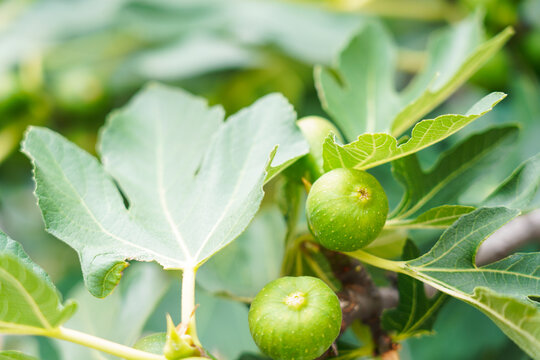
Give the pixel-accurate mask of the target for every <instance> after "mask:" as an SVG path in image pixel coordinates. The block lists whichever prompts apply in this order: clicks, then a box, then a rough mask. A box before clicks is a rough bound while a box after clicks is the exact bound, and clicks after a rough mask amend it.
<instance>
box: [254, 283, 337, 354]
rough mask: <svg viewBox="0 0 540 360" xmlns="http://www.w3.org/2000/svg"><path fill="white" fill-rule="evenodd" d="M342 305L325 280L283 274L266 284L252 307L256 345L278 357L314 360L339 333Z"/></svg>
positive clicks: (266, 352)
mask: <svg viewBox="0 0 540 360" xmlns="http://www.w3.org/2000/svg"><path fill="white" fill-rule="evenodd" d="M340 328H341V307H340V304H339V300H338V297H337V296H336V294H335V293H334V292H333V291H332V289H330V288H329V287H328V285H326V284H325V283H324V282H323V281H322V280H320V279H318V278H314V277H309V276H300V277H283V278H280V279H277V280H274V281H272V282H270V283H269V284H267V285H266V286H265V287H264V288H263V289H262V290H261V291H260V292H259V293H258V294H257V296H256V297H255V299H254V300H253V302H252V303H251V308H250V310H249V329H250V331H251V335H252V336H253V339H254V340H255V343H256V344H257V346H258V347H259V348H260V349H261V350H262V352H264V353H265V354H266V355H268V356H270V357H271V358H272V359H276V360H290V359H295V360H312V359H315V358H317V357H319V356H321V355H322V354H323V353H324V352H325V351H326V350H327V349H328V348H329V347H330V346H331V345H332V343H333V342H334V340H335V339H336V338H337V336H338V335H339V332H340Z"/></svg>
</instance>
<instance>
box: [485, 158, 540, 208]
mask: <svg viewBox="0 0 540 360" xmlns="http://www.w3.org/2000/svg"><path fill="white" fill-rule="evenodd" d="M539 186H540V153H539V154H537V155H535V156H533V157H531V158H530V159H528V160H526V161H524V162H523V163H522V164H521V165H520V166H519V167H518V168H517V169H516V170H515V171H514V172H513V173H512V174H511V175H510V176H509V177H508V178H507V179H505V180H504V181H503V183H502V184H501V185H500V186H499V187H498V188H497V189H495V190H494V191H493V193H491V194H490V195H489V196H488V197H487V199H486V200H485V201H484V204H485V205H487V206H507V207H511V208H517V209H523V208H526V207H527V205H528V204H529V203H530V201H531V200H532V199H533V197H534V195H535V194H536V192H537V190H538V187H539Z"/></svg>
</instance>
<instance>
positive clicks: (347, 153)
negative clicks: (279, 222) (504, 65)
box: [323, 93, 506, 171]
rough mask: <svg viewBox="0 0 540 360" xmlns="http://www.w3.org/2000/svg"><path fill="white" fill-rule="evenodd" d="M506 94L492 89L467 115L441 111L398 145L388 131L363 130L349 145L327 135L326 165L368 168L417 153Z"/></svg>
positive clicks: (480, 113)
mask: <svg viewBox="0 0 540 360" xmlns="http://www.w3.org/2000/svg"><path fill="white" fill-rule="evenodd" d="M505 96H506V95H505V94H503V93H491V94H489V95H487V96H486V97H484V98H483V99H482V100H480V101H479V102H477V103H476V104H475V105H473V106H472V107H471V108H470V109H469V111H467V113H466V114H465V115H441V116H438V117H437V118H435V119H430V120H423V121H421V122H419V123H418V124H416V126H415V127H414V128H413V130H412V133H411V138H410V139H409V140H407V141H406V142H405V143H402V144H399V145H398V141H397V139H396V138H394V137H393V136H392V135H389V134H386V133H378V134H362V135H360V136H358V139H357V140H356V141H354V142H352V143H350V144H347V145H339V144H338V143H336V141H335V140H334V139H332V138H331V137H327V138H326V141H325V143H324V146H323V158H324V168H325V170H326V171H330V170H332V169H337V168H340V167H346V168H353V169H359V170H365V169H369V168H372V167H374V166H378V165H381V164H384V163H387V162H390V161H393V160H396V159H399V158H402V157H404V156H407V155H411V154H414V153H416V152H418V151H420V150H422V149H425V148H427V147H428V146H431V145H433V144H436V143H438V142H439V141H441V140H443V139H445V138H447V137H448V136H450V135H452V134H454V133H455V132H457V131H459V130H460V129H462V128H463V127H465V126H466V125H468V124H470V123H471V122H473V121H474V120H476V119H478V118H479V117H480V116H482V115H485V114H486V113H487V112H489V111H491V110H492V109H493V107H494V106H495V105H497V103H498V102H499V101H501V100H502V99H504V98H505Z"/></svg>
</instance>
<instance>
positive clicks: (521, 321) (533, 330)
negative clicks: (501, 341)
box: [474, 287, 540, 360]
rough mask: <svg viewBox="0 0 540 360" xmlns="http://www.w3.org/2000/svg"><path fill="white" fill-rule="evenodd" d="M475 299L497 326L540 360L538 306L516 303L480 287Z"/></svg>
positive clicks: (508, 297) (476, 290)
mask: <svg viewBox="0 0 540 360" xmlns="http://www.w3.org/2000/svg"><path fill="white" fill-rule="evenodd" d="M474 299H475V301H477V302H478V304H482V306H485V307H486V309H482V308H480V309H481V310H482V311H483V312H484V314H486V315H487V316H488V317H489V318H490V319H491V320H493V322H494V323H495V324H497V326H498V327H499V328H500V329H501V330H502V331H503V332H504V333H505V334H506V335H507V336H508V337H509V338H510V339H512V340H514V341H515V342H516V344H518V345H519V347H521V348H522V349H523V350H524V351H525V352H526V353H527V354H529V356H531V357H532V358H533V359H536V360H538V359H540V310H539V307H538V305H533V304H527V303H523V302H520V301H516V300H515V299H514V298H513V297H511V296H505V295H499V294H497V293H495V292H493V291H491V290H489V289H486V288H483V287H478V288H476V289H475V290H474Z"/></svg>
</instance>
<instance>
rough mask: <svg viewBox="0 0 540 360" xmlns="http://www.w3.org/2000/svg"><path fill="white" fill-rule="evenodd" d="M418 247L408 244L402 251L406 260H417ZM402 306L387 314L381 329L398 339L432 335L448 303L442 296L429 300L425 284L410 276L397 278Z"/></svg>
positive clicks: (437, 295) (408, 242)
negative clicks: (439, 311) (445, 303)
mask: <svg viewBox="0 0 540 360" xmlns="http://www.w3.org/2000/svg"><path fill="white" fill-rule="evenodd" d="M419 255H420V254H419V251H418V248H416V245H414V243H413V242H412V241H410V240H407V242H406V243H405V247H404V248H403V255H402V256H403V260H410V259H414V258H416V257H418V256H419ZM398 289H399V304H398V306H397V308H395V309H391V310H388V311H385V312H384V314H383V317H382V325H383V326H384V327H385V329H387V330H389V331H393V332H395V335H394V336H395V337H396V338H397V339H406V338H408V337H411V336H417V335H422V334H425V333H431V332H432V330H433V323H434V322H435V315H436V313H437V311H438V310H439V309H440V308H441V306H442V305H443V304H444V302H445V300H446V295H444V294H443V293H438V294H436V295H435V296H434V297H433V298H431V299H430V298H428V297H427V296H426V292H425V290H424V284H423V283H422V282H421V281H418V280H416V279H414V278H412V277H409V276H407V275H403V274H399V275H398Z"/></svg>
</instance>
